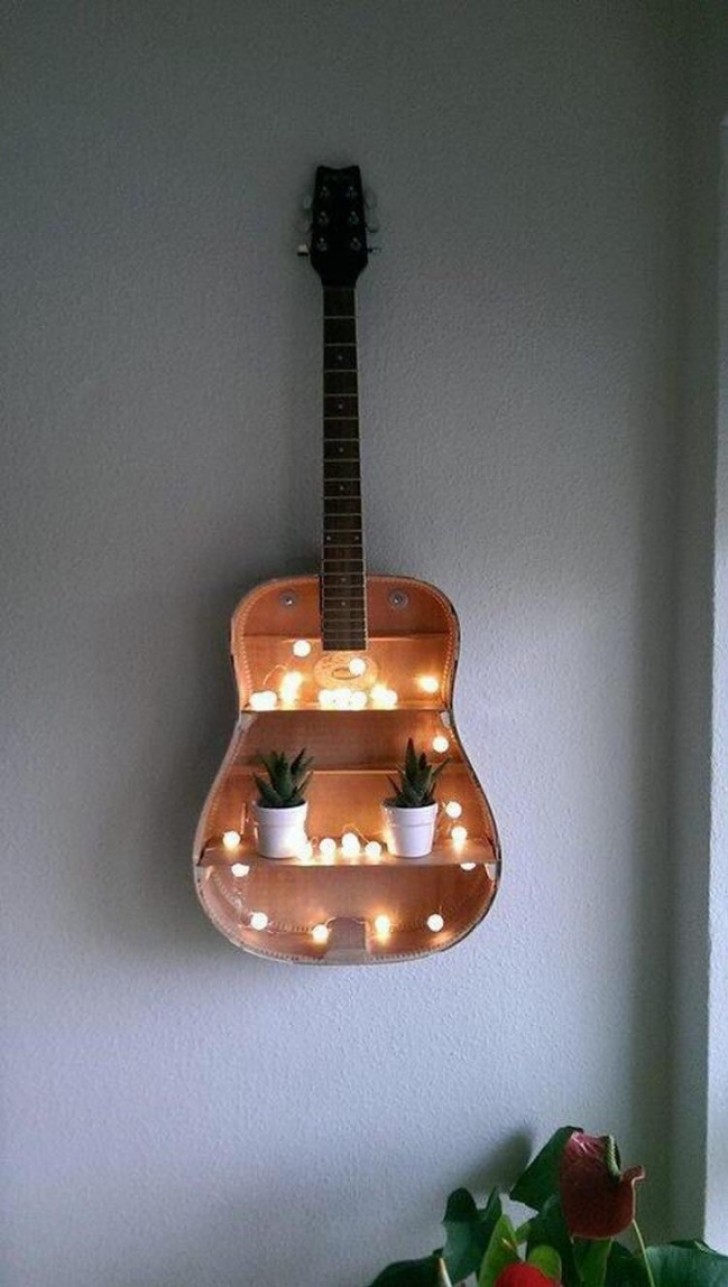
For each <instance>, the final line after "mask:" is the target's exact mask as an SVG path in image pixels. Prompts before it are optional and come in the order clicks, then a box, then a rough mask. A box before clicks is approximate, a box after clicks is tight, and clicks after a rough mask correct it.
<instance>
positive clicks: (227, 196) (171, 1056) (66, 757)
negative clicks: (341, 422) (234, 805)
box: [2, 0, 682, 1287]
mask: <svg viewBox="0 0 728 1287" xmlns="http://www.w3.org/2000/svg"><path fill="white" fill-rule="evenodd" d="M678 8H679V6H678ZM660 14H661V10H659V9H654V8H653V7H652V6H650V5H647V4H641V3H640V4H634V3H628V2H627V0H624V2H617V3H613V4H610V5H608V6H605V5H602V4H599V3H596V2H594V3H592V2H591V0H588V2H587V3H579V4H577V3H571V2H568V3H567V2H566V0H550V2H549V3H545V4H533V3H526V2H525V0H516V2H513V3H508V4H503V3H496V2H495V0H488V2H486V3H475V0H473V2H467V0H466V2H465V3H457V4H456V3H452V4H442V3H438V2H437V0H416V3H415V2H414V0H413V2H411V3H410V2H409V0H401V2H400V3H397V4H392V3H386V2H385V0H362V2H359V3H356V2H355V0H340V2H339V3H326V2H325V0H314V2H312V3H311V4H309V5H308V6H306V7H305V8H303V7H302V6H300V5H296V4H293V3H286V0H269V3H267V4H263V3H261V2H260V0H257V2H255V3H248V4H239V3H238V4H234V3H232V2H231V0H210V2H208V3H205V4H202V3H199V2H198V3H178V4H176V5H162V4H142V3H134V2H133V0H132V2H131V3H128V4H126V5H113V4H111V3H97V4H95V5H80V4H71V3H61V2H59V0H56V2H55V3H53V4H45V5H44V4H36V5H34V6H17V7H15V9H14V11H13V12H12V13H11V14H10V16H9V23H8V33H7V38H6V85H5V106H4V119H5V134H6V140H7V154H6V160H5V183H6V191H7V192H8V193H9V194H10V195H9V200H8V205H7V217H6V224H7V233H6V236H5V238H4V241H5V245H6V248H7V266H6V274H5V275H6V285H5V291H6V371H7V377H8V378H7V390H8V393H7V423H8V435H7V444H6V454H5V459H6V468H5V472H4V476H3V480H2V486H3V490H4V498H3V501H4V514H5V519H4V522H5V528H4V533H3V553H4V556H5V557H4V563H5V574H6V585H5V592H4V595H3V602H4V604H5V605H6V612H5V614H4V617H5V619H4V627H5V635H6V640H5V643H6V649H7V657H8V661H7V664H6V685H5V688H6V691H5V705H6V711H7V716H8V726H9V737H8V739H7V743H6V751H5V758H4V774H5V787H6V791H7V796H8V799H9V808H8V815H7V816H8V820H7V822H6V826H5V828H4V838H5V841H6V843H7V853H6V855H5V872H6V877H5V896H4V899H3V915H4V918H5V926H4V930H5V932H4V942H5V945H6V948H5V950H6V959H7V963H8V971H7V972H8V979H9V986H8V987H7V989H6V995H7V1020H6V1028H7V1040H6V1043H5V1052H4V1055H3V1061H4V1062H3V1068H2V1082H3V1097H4V1112H5V1114H6V1118H7V1121H8V1125H9V1131H8V1136H9V1146H8V1148H7V1150H6V1156H5V1162H4V1168H3V1177H2V1178H3V1185H4V1207H5V1213H6V1220H7V1229H8V1239H7V1249H6V1252H5V1266H4V1271H3V1280H4V1282H5V1283H6V1284H7V1287H21V1285H22V1287H100V1285H102V1287H207V1285H209V1287H213V1284H214V1287H223V1285H225V1287H228V1285H229V1287H233V1285H236V1287H237V1285H239V1284H242V1283H248V1282H253V1281H267V1282H271V1283H273V1282H274V1283H276V1284H281V1287H288V1284H291V1287H292V1285H293V1284H294V1283H295V1284H297V1287H314V1285H315V1287H341V1284H342V1283H348V1284H355V1283H364V1282H366V1281H367V1279H368V1277H370V1276H373V1274H374V1272H375V1271H376V1270H377V1269H378V1268H379V1267H381V1265H382V1264H383V1263H385V1261H386V1260H387V1259H388V1258H392V1257H394V1256H395V1255H407V1254H418V1253H420V1252H422V1251H425V1250H427V1249H428V1248H429V1247H431V1246H433V1245H435V1244H436V1243H437V1241H438V1240H439V1232H438V1225H437V1221H438V1219H439V1216H440V1214H441V1210H442V1203H443V1197H444V1194H445V1193H446V1192H447V1190H448V1188H449V1187H454V1185H455V1184H457V1183H460V1182H463V1181H464V1182H468V1183H470V1184H471V1185H473V1186H475V1187H476V1188H478V1189H481V1188H482V1187H483V1186H484V1185H485V1183H486V1182H489V1181H491V1180H493V1179H495V1178H501V1179H504V1180H507V1179H509V1178H511V1177H512V1175H513V1174H514V1171H515V1168H516V1167H517V1166H518V1165H519V1164H520V1163H521V1162H522V1161H523V1160H524V1159H525V1156H526V1153H527V1151H528V1148H529V1147H530V1146H531V1145H532V1144H536V1143H538V1142H539V1141H540V1140H542V1139H543V1138H544V1137H545V1136H546V1134H548V1133H549V1132H550V1130H551V1129H552V1128H553V1127H554V1126H556V1125H558V1124H560V1123H562V1122H564V1121H567V1120H572V1121H581V1122H583V1123H584V1124H585V1125H587V1126H588V1127H589V1128H591V1129H593V1130H613V1131H614V1132H615V1133H616V1134H617V1135H618V1136H619V1137H620V1139H621V1141H622V1145H623V1151H624V1153H625V1155H626V1157H627V1158H628V1159H629V1160H641V1161H643V1162H645V1164H646V1165H647V1166H648V1168H649V1169H650V1172H651V1178H650V1182H649V1185H648V1186H647V1187H646V1191H645V1195H644V1204H643V1211H644V1222H645V1224H646V1225H647V1228H648V1231H649V1232H651V1233H653V1234H660V1233H663V1232H665V1230H664V1227H663V1226H664V1223H665V1211H666V1204H667V1201H668V1188H669V1185H668V1179H667V1174H666V1163H667V1153H666V1148H665V1143H664V1139H665V1133H666V1130H667V1128H668V1124H669V1115H670V1100H671V1091H670V1085H669V1077H668V1074H667V1071H666V1061H667V1057H668V1054H669V1050H670V1040H671V1034H670V1028H669V1022H668V1014H669V1010H670V1000H671V996H670V978H669V973H668V966H669V949H668V939H669V909H670V903H669V895H670V890H669V884H670V882H669V880H668V879H667V876H666V868H667V859H666V855H667V852H668V845H669V827H668V809H669V801H670V795H671V780H670V771H669V770H670V765H669V742H670V687H671V680H672V674H673V661H674V658H673V649H672V644H671V642H670V640H671V628H672V624H673V621H674V594H673V589H674V584H673V576H674V562H675V556H674V541H673V530H674V522H673V505H674V500H675V460H676V438H675V426H676V414H675V388H674V374H673V372H674V361H673V359H674V355H675V352H676V346H677V345H678V343H679V325H678V321H679V319H678V305H679V300H680V289H681V270H680V256H679V253H678V250H679V247H678V238H679V232H680V212H679V210H678V208H677V204H678V203H676V199H675V198H676V192H677V191H678V188H679V185H680V181H681V173H682V172H681V169H680V166H681V163H682V136H681V134H680V131H679V130H677V129H676V118H677V113H679V111H680V110H681V102H680V94H679V92H676V87H677V88H678V89H679V84H680V82H679V72H680V65H679V51H680V40H679V34H680V33H679V32H678V31H676V30H674V29H673V28H672V27H671V26H670V24H669V23H665V22H663V21H662V19H661V17H660ZM352 159H353V160H357V161H359V163H360V164H361V165H362V167H363V169H364V171H365V175H366V176H367V179H368V180H369V182H370V183H371V184H372V185H373V186H375V187H376V188H377V190H378V191H379V194H380V214H381V220H382V225H383V228H382V233H381V237H380V238H378V239H379V240H381V241H382V242H383V245H384V251H383V253H382V254H381V255H380V256H379V257H378V258H377V259H376V260H375V261H374V262H373V263H372V266H371V267H370V269H369V270H368V272H367V275H366V277H365V278H364V280H363V282H362V286H361V290H360V338H361V350H362V351H361V359H362V393H363V406H364V418H363V430H364V435H365V455H366V459H365V481H366V489H367V520H368V547H369V556H370V564H371V567H372V569H375V570H381V571H399V572H406V573H409V574H412V575H416V576H422V577H425V578H426V579H429V580H432V581H434V582H435V583H437V584H438V585H440V586H441V587H442V588H443V589H444V590H445V591H446V592H447V593H448V594H449V595H450V596H451V597H452V598H453V599H454V601H455V602H456V604H457V605H458V607H459V610H460V613H461V619H462V626H463V638H464V648H463V659H462V666H461V672H460V686H459V690H458V697H457V704H456V705H457V713H458V717H459V722H460V727H461V732H462V734H463V736H464V740H465V742H466V745H467V747H468V750H469V752H470V755H471V757H472V759H473V761H474V763H475V766H476V768H477V770H478V771H479V773H480V774H481V776H482V778H483V780H484V782H485V784H486V787H487V789H488V792H489V795H490V797H491V799H492V803H493V805H494V808H495V811H496V814H497V817H498V819H499V822H500V824H501V828H502V833H503V840H504V848H505V880H504V885H503V889H502V892H501V894H500V895H499V898H498V901H497V903H496V906H495V908H494V910H493V912H492V913H491V915H490V917H489V919H488V920H487V921H486V922H485V924H484V925H483V927H482V928H481V929H479V930H478V931H477V932H476V933H475V934H474V935H473V936H472V937H471V938H470V939H468V940H467V942H466V943H465V944H463V945H462V946H460V947H459V948H457V949H456V950H455V951H453V952H452V953H449V954H446V955H444V956H443V957H441V958H439V957H434V958H432V959H430V960H428V961H426V962H423V963H419V964H416V965H412V966H411V967H410V966H402V967H393V968H391V969H383V970H380V971H361V970H360V971H357V970H348V969H340V970H333V971H330V972H329V971H322V972H318V971H310V970H308V971H307V970H303V969H289V970H285V969H283V968H278V967H276V966H274V965H271V964H266V963H262V962H260V961H258V960H255V959H253V958H250V957H246V956H244V955H242V954H239V953H236V952H235V951H234V950H233V949H232V948H231V947H230V946H229V945H228V944H226V942H225V941H224V940H223V939H222V938H221V937H219V936H218V935H217V934H216V932H215V931H214V930H213V928H212V927H211V926H210V925H209V924H208V923H207V921H206V920H205V918H204V917H203V915H202V914H201V912H200V911H199V909H198V907H197V905H196V902H195V898H194V894H193V891H192V883H191V877H190V867H189V859H190V845H191V837H192V833H193V830H194V824H195V819H196V815H197V814H198V812H199V810H200V808H201V805H202V802H203V798H204V795H205V792H206V789H207V786H208V784H209V782H210V780H211V777H212V774H213V772H214V770H215V767H216V766H217V764H218V762H219V759H220V757H221V755H222V752H223V750H224V747H225V744H226V742H227V738H228V735H229V732H230V726H231V719H232V711H233V694H232V689H231V684H230V679H229V674H228V664H227V656H226V642H227V640H226V635H227V621H228V617H229V614H230V612H231V610H232V608H233V605H234V603H235V602H236V599H237V597H238V596H239V594H240V593H241V592H242V591H244V590H245V589H246V588H248V587H250V586H252V585H253V584H254V583H256V582H257V581H259V580H261V579H264V578H266V577H268V576H270V575H274V574H282V573H285V572H290V571H299V570H304V569H307V568H311V567H313V566H314V565H315V558H316V546H317V529H318V514H319V500H318V489H319V461H318V454H319V375H318V371H319V365H320V363H319V341H320V336H319V288H318V283H317V281H316V279H315V277H314V275H313V274H312V273H311V271H310V269H309V268H308V267H307V265H305V264H304V263H302V262H299V261H298V260H297V259H296V258H295V257H294V256H293V254H292V248H293V246H294V245H295V243H296V241H297V240H298V239H299V234H298V232H297V229H296V224H295V209H296V202H297V201H298V199H299V198H300V196H301V194H302V193H303V191H304V190H305V188H306V186H307V184H308V183H309V181H310V178H311V173H312V169H313V166H314V165H315V164H316V163H317V162H318V161H322V160H325V161H327V162H329V163H333V164H338V163H343V162H347V161H349V160H352Z"/></svg>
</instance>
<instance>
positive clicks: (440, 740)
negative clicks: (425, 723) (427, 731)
mask: <svg viewBox="0 0 728 1287" xmlns="http://www.w3.org/2000/svg"><path fill="white" fill-rule="evenodd" d="M449 745H450V743H449V742H448V740H447V738H446V737H443V735H442V733H438V734H437V736H436V737H433V739H432V749H433V751H437V754H438V755H444V754H445V751H446V750H447V748H448V746H449Z"/></svg>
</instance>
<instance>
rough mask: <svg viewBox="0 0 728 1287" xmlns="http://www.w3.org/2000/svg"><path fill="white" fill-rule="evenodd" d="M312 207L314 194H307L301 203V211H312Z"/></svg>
mask: <svg viewBox="0 0 728 1287" xmlns="http://www.w3.org/2000/svg"><path fill="white" fill-rule="evenodd" d="M312 205H313V194H312V193H311V192H307V193H306V195H305V197H304V198H303V201H302V202H301V209H302V210H306V211H308V210H310V209H311V206H312Z"/></svg>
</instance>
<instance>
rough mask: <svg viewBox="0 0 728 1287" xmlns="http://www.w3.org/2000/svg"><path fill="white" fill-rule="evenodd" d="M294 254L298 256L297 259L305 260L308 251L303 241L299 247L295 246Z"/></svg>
mask: <svg viewBox="0 0 728 1287" xmlns="http://www.w3.org/2000/svg"><path fill="white" fill-rule="evenodd" d="M296 254H297V255H298V257H299V259H305V258H306V256H307V255H308V254H309V249H308V246H307V245H306V243H305V241H302V242H301V244H300V245H299V246H296Z"/></svg>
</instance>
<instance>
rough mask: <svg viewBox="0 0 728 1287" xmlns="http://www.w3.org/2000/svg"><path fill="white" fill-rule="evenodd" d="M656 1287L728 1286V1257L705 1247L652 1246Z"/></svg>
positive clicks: (649, 1250)
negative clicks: (705, 1249) (703, 1248)
mask: <svg viewBox="0 0 728 1287" xmlns="http://www.w3.org/2000/svg"><path fill="white" fill-rule="evenodd" d="M647 1259H648V1261H649V1265H650V1269H651V1270H652V1276H653V1278H654V1280H655V1287H728V1256H721V1255H719V1254H718V1252H717V1251H710V1250H708V1251H703V1250H702V1248H701V1247H699V1246H698V1247H678V1246H667V1247H648V1248H647Z"/></svg>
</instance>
